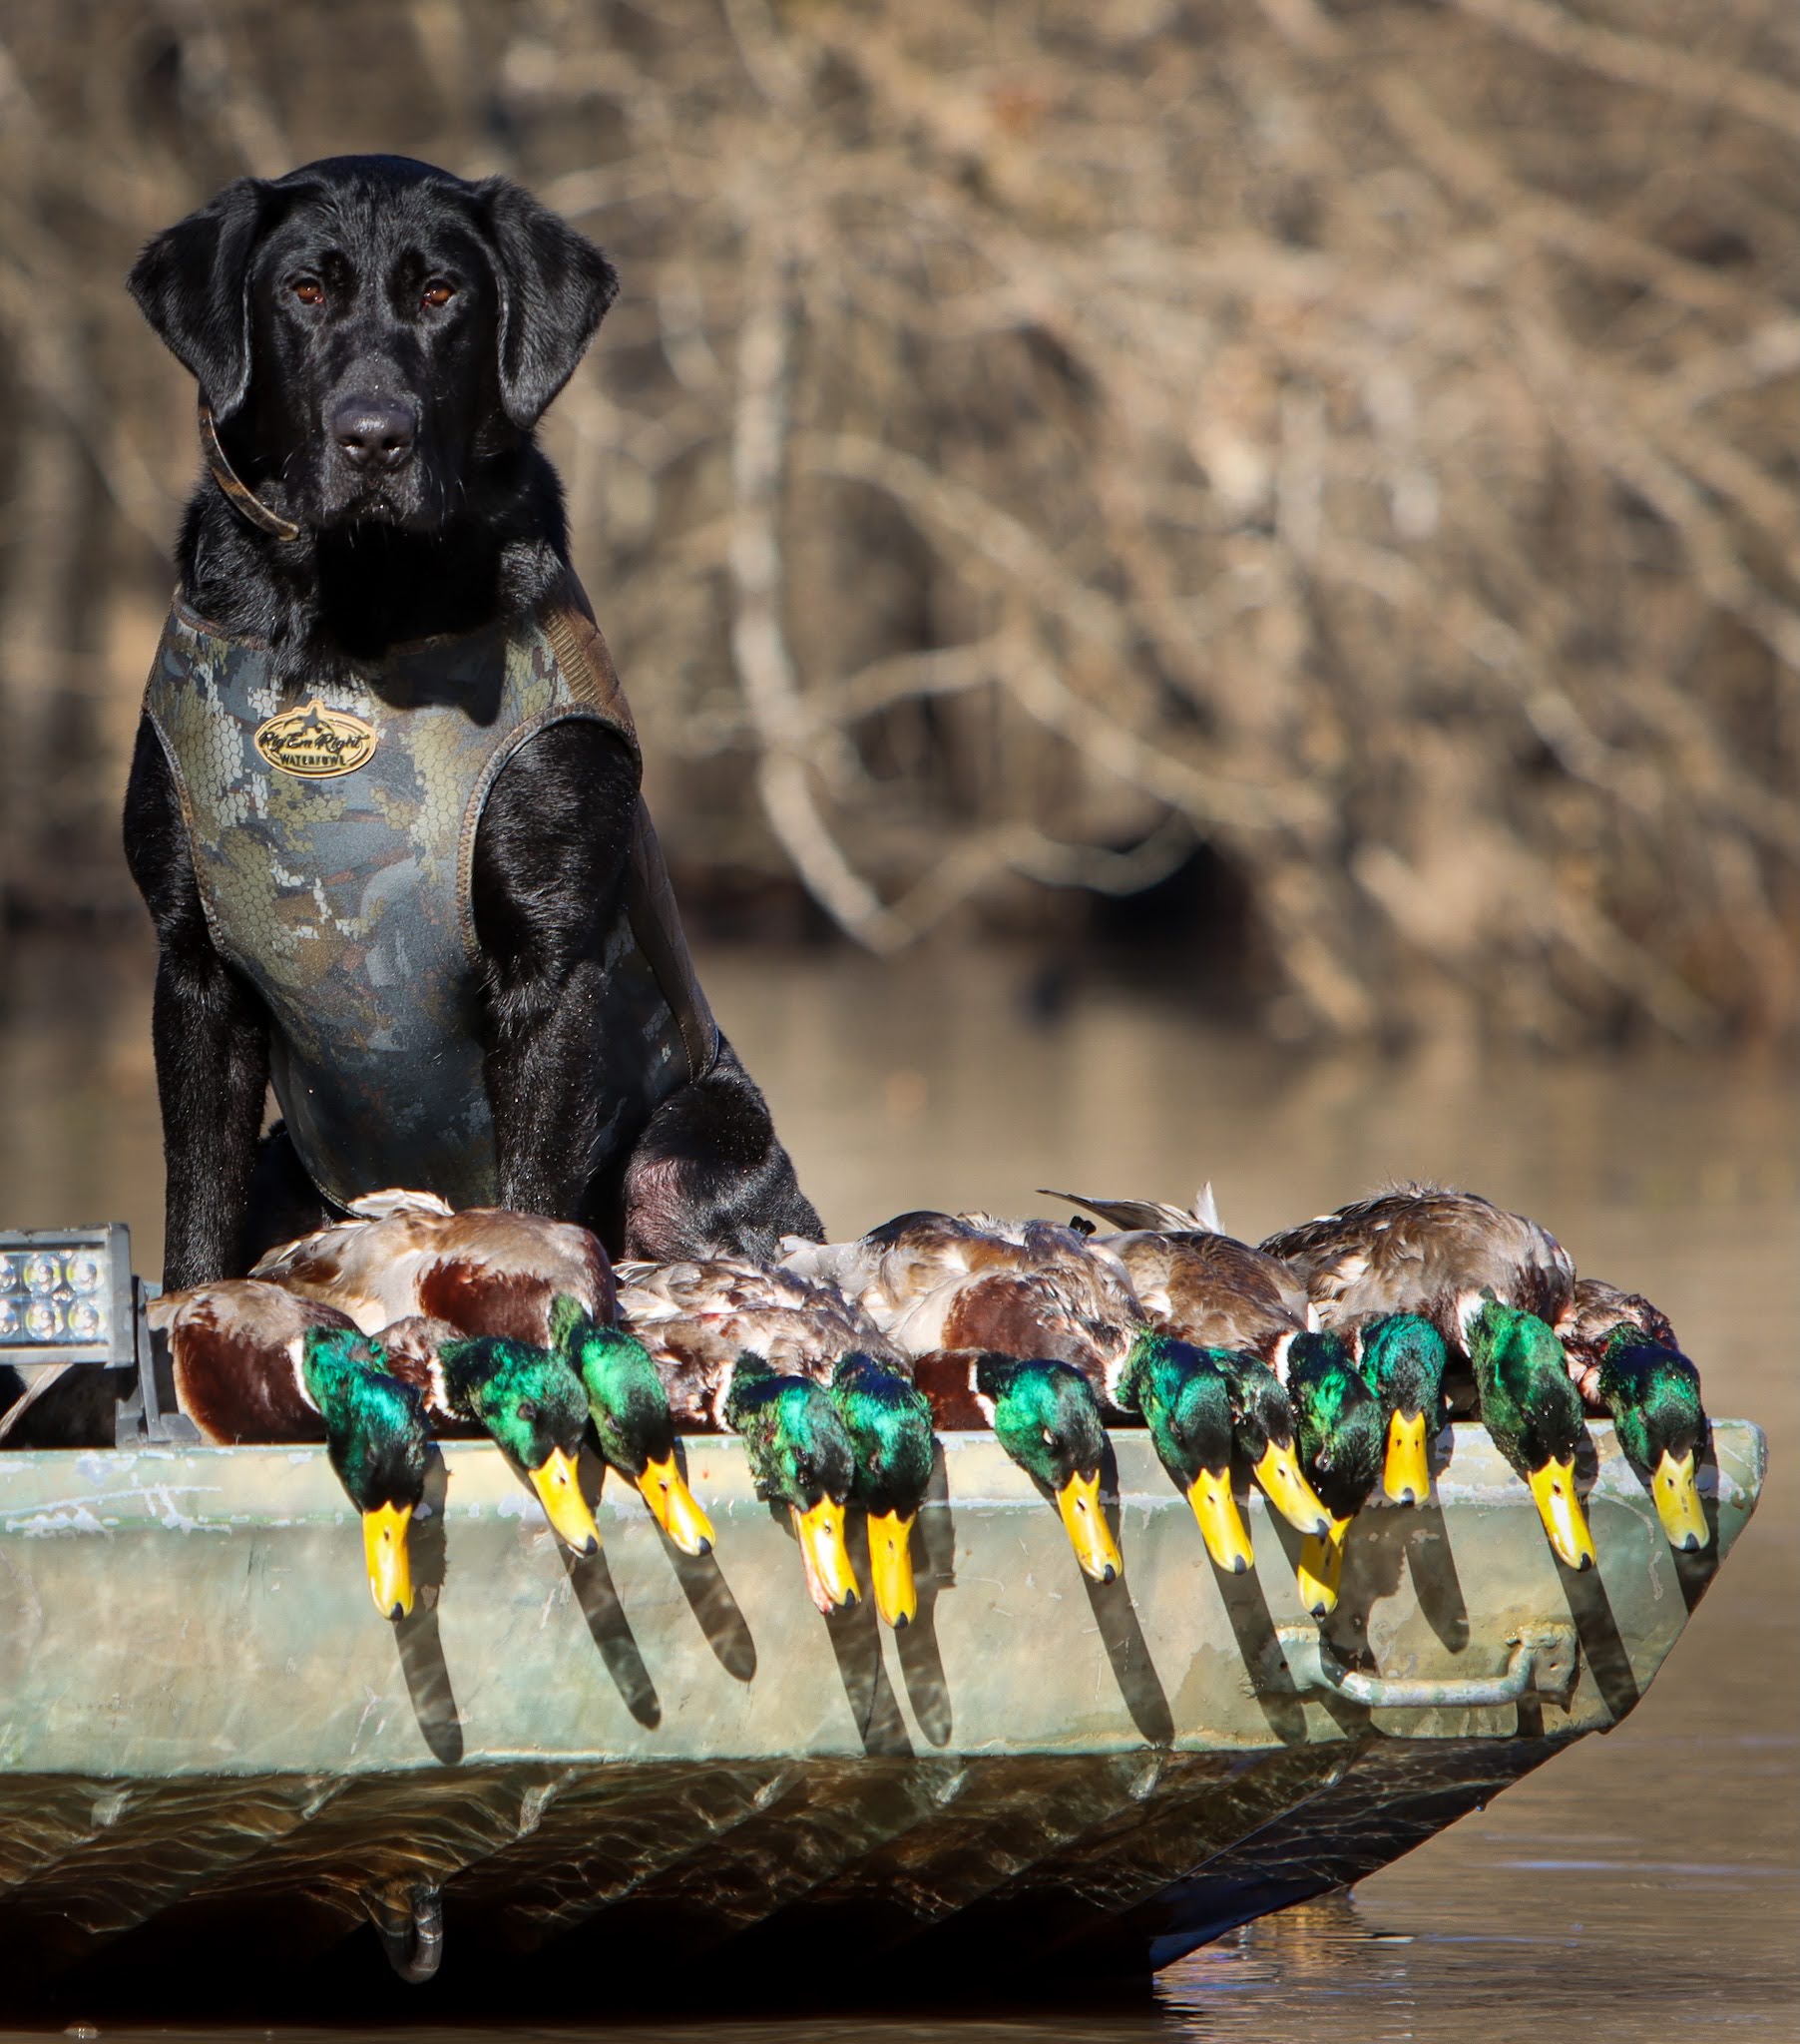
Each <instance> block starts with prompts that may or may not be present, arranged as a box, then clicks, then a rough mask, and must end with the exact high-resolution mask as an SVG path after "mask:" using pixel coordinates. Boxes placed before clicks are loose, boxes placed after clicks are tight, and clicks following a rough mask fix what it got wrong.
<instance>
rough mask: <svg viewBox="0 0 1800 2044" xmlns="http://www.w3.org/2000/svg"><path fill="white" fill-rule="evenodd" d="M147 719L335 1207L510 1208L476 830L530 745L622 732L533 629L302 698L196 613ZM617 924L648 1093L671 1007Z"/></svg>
mask: <svg viewBox="0 0 1800 2044" xmlns="http://www.w3.org/2000/svg"><path fill="white" fill-rule="evenodd" d="M145 709H146V713H147V715H148V716H149V717H150V719H151V721H152V723H153V725H154V727H155V729H156V730H157V732H158V734H159V736H160V738H161V740H162V742H163V745H164V748H165V751H166V752H167V754H168V756H169V758H170V762H171V765H172V767H173V768H174V770H175V772H176V775H177V779H178V782H179V785H180V787H181V791H182V799H183V806H184V810H185V813H186V817H187V821H188V829H189V837H190V841H191V845H192V850H193V855H194V861H195V868H196V874H197V878H198V880H199V884H200V890H201V896H202V900H203V902H204V903H205V905H206V910H207V915H208V919H209V921H210V923H211V925H212V928H213V934H214V938H215V941H216V942H217V943H218V944H219V946H220V948H221V950H222V951H223V952H224V953H225V956H226V957H227V958H228V959H229V960H230V962H231V963H232V964H233V965H234V966H235V967H236V968H237V970H238V971H240V972H241V973H243V974H244V975H245V977H246V978H248V979H249V980H250V982H251V983H252V984H253V985H254V986H255V987H256V989H257V991H258V992H259V993H260V995H261V996H262V999H263V1001H264V1003H265V1005H266V1007H267V1009H268V1011H269V1016H270V1020H271V1024H272V1029H271V1045H270V1064H271V1077H272V1079H273V1081H274V1086H275V1091H276V1095H277V1098H278V1099H279V1101H280V1103H281V1107H282V1111H283V1114H284V1115H285V1117H286V1120H287V1125H288V1131H289V1134H290V1136H291V1137H292V1139H293V1141H294V1144H295V1147H296V1149H297V1150H298V1151H299V1153H300V1156H301V1160H302V1162H303V1163H304V1164H305V1166H306V1168H307V1170H308V1171H309V1172H310V1173H311V1175H312V1176H313V1178H314V1179H315V1181H316V1182H317V1183H318V1184H319V1185H320V1187H321V1189H322V1190H323V1191H325V1192H327V1193H328V1194H329V1195H330V1196H331V1197H332V1198H334V1199H337V1200H339V1201H346V1200H348V1199H350V1198H353V1197H355V1196H356V1195H357V1194H358V1193H361V1192H365V1191H367V1190H369V1189H370V1187H371V1186H379V1185H388V1184H397V1185H407V1186H414V1187H422V1188H426V1189H428V1190H431V1191H434V1192H438V1193H441V1194H442V1195H443V1196H444V1197H445V1198H447V1199H449V1200H451V1201H452V1202H453V1203H454V1204H456V1205H468V1204H478V1203H481V1202H483V1201H487V1200H491V1199H492V1198H494V1197H495V1196H496V1179H497V1171H496V1162H495V1153H494V1136H493V1127H492V1120H491V1116H490V1113H489V1109H488V1101H487V1095H486V1088H485V1084H484V1079H483V1070H482V1050H481V1029H480V1000H481V985H482V975H481V961H480V957H479V951H478V946H477V943H476V937H475V929H474V919H473V910H472V906H471V870H472V862H473V856H474V844H475V834H476V829H477V826H478V824H479V822H480V818H481V812H482V807H483V804H484V802H485V800H486V797H487V794H488V791H489V790H490V788H491V787H492V785H493V782H494V779H495V778H496V776H497V775H498V773H499V771H500V769H501V768H502V767H504V765H505V763H506V761H507V759H508V758H510V757H511V755H512V753H513V752H514V751H515V750H516V749H517V748H518V746H519V745H521V744H523V743H524V742H525V741H526V740H527V739H529V738H531V737H533V736H534V735H536V734H537V733H538V732H540V731H542V730H544V729H545V728H546V727H547V726H548V725H550V724H553V723H556V722H558V721H560V720H562V719H565V718H571V717H587V718H593V717H600V718H601V719H602V721H609V722H610V721H613V720H609V719H607V718H606V716H605V712H604V710H602V709H599V708H596V707H595V706H593V705H592V704H588V703H584V702H581V701H579V700H578V699H577V697H576V695H575V694H574V692H573V691H572V689H571V686H570V683H569V681H568V679H567V677H566V676H565V674H564V672H563V668H562V666H561V664H560V663H559V660H558V657H557V652H556V648H555V646H554V645H553V643H552V641H551V638H550V636H549V635H548V634H547V632H546V631H545V630H544V629H542V628H541V627H538V626H535V625H533V626H527V627H523V628H516V629H515V630H514V631H513V632H512V633H511V634H510V635H509V634H508V633H507V632H505V631H504V630H501V629H498V628H497V629H495V630H493V631H490V632H486V633H481V634H473V635H469V636H468V637H466V638H460V639H457V640H453V641H440V642H435V643H432V644H429V645H426V646H423V647H420V648H417V649H413V650H409V651H407V652H405V653H402V654H400V655H397V656H395V657H393V658H391V659H389V660H388V661H385V662H383V663H382V665H381V666H380V667H379V668H378V669H375V670H371V671H369V672H367V673H365V674H362V675H360V676H356V677H353V678H352V679H351V680H350V681H348V682H347V683H342V684H337V685H334V686H333V687H331V688H329V689H326V690H321V691H320V692H319V694H318V695H317V697H316V698H314V697H312V696H311V695H309V694H307V693H305V692H302V694H301V699H300V701H299V702H298V703H297V704H296V703H295V701H294V698H293V694H292V692H291V691H289V692H288V694H287V696H286V698H285V700H284V701H283V700H282V699H281V698H280V697H279V695H278V692H277V689H276V686H275V683H274V681H273V678H272V675H271V672H270V661H269V656H268V653H267V651H266V649H264V648H261V647H258V646H256V645H253V644H246V643H243V642H239V641H234V640H229V639H225V638H224V637H222V636H220V635H218V634H216V633H214V632H212V631H210V630H209V629H208V628H207V627H206V626H205V625H204V624H202V623H201V622H200V621H199V620H196V619H194V618H192V617H191V616H189V615H188V614H187V613H186V612H185V611H183V610H182V609H181V608H180V607H179V606H178V608H177V609H176V610H175V612H174V613H172V615H171V617H170V620H169V623H168V625H167V627H166V628H165V632H164V636H163V642H162V645H161V647H160V648H159V651H158V658H157V664H156V667H155V668H154V669H153V672H152V675H151V681H150V687H149V690H148V692H147V696H146V702H145ZM624 729H626V730H627V731H628V732H629V722H628V723H626V724H625V725H624ZM617 934H618V937H619V942H618V943H617V944H616V945H614V946H612V947H611V949H612V950H613V951H614V953H615V954H616V955H615V958H614V961H613V962H614V963H615V965H616V967H617V970H616V971H615V973H614V979H615V981H616V983H617V985H618V987H619V990H620V997H621V999H622V1000H623V1001H624V1002H625V1003H626V1005H627V1006H628V1007H642V1008H643V1009H644V1014H643V1016H642V1018H641V1019H642V1023H643V1026H644V1030H645V1033H646V1035H647V1037H648V1038H649V1039H651V1042H652V1046H653V1047H652V1049H651V1053H650V1055H651V1059H652V1070H651V1073H650V1075H649V1076H650V1077H651V1078H652V1079H653V1080H654V1079H655V1076H656V1064H657V1059H658V1058H659V1057H662V1056H664V1055H665V1053H664V1048H663V1046H662V1044H661V1043H660V1041H659V1039H660V1038H661V1037H662V1036H666V1035H667V1034H668V1031H667V1028H666V1027H665V1026H664V1021H665V1020H666V1017H667V1010H666V1007H665V1005H664V1004H663V1003H662V1001H661V997H660V995H659V993H658V991H657V989H656V987H655V984H654V981H653V982H651V983H650V984H648V985H643V984H641V982H642V981H643V980H644V979H645V978H646V975H643V974H638V975H637V976H636V978H635V977H634V972H633V962H634V958H635V952H634V949H633V946H632V944H631V939H630V932H629V930H626V929H624V928H623V927H622V929H621V930H620V931H619V932H618V933H617ZM660 1016H661V1017H663V1018H664V1019H663V1020H660V1019H659V1017H660ZM618 1019H619V1018H618V1017H615V1018H614V1020H615V1021H616V1022H617V1021H618ZM628 1020H629V1018H628Z"/></svg>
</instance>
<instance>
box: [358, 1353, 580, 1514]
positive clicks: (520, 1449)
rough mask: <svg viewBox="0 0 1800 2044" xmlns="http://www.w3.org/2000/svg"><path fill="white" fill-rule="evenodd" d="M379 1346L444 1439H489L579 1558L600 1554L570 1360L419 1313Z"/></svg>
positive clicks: (577, 1383)
mask: <svg viewBox="0 0 1800 2044" xmlns="http://www.w3.org/2000/svg"><path fill="white" fill-rule="evenodd" d="M372 1340H373V1344H374V1346H375V1348H376V1351H377V1353H378V1354H379V1355H380V1356H381V1358H382V1360H383V1361H384V1362H385V1364H386V1366H387V1367H388V1368H389V1369H391V1370H392V1371H393V1373H394V1374H395V1375H396V1376H397V1377H399V1378H401V1379H402V1380H403V1381H404V1382H406V1383H409V1384H411V1385H412V1386H413V1387H414V1389H415V1390H417V1392H418V1393H419V1395H420V1397H422V1398H423V1399H424V1401H425V1403H426V1405H427V1407H428V1408H429V1410H430V1412H431V1415H432V1422H433V1424H434V1425H435V1426H436V1428H437V1430H438V1431H439V1432H440V1433H446V1434H450V1433H485V1434H487V1436H488V1437H489V1438H490V1439H491V1440H493V1441H494V1442H495V1443H496V1444H497V1445H498V1446H499V1447H500V1448H501V1449H503V1450H504V1452H505V1453H506V1454H508V1455H509V1456H511V1458H512V1459H513V1461H514V1462H515V1463H516V1464H517V1465H518V1466H519V1467H520V1468H521V1469H522V1470H524V1472H525V1474H526V1476H527V1478H528V1479H529V1481H530V1483H531V1487H532V1489H533V1490H534V1491H535V1492H536V1493H537V1496H538V1501H539V1503H540V1504H542V1506H543V1507H544V1514H545V1516H546V1517H547V1518H548V1519H549V1521H550V1523H551V1526H552V1528H553V1529H554V1530H555V1532H556V1534H557V1536H558V1538H559V1539H561V1540H562V1541H563V1543H564V1545H565V1546H567V1547H569V1548H571V1549H572V1550H573V1551H574V1552H575V1553H576V1554H582V1555H587V1554H595V1553H597V1552H598V1551H599V1548H600V1528H599V1527H598V1526H596V1525H595V1523H594V1514H593V1513H592V1512H591V1511H590V1510H589V1509H588V1502H587V1500H586V1498H584V1497H583V1496H582V1489H581V1482H580V1477H579V1474H578V1470H577V1461H578V1458H579V1456H580V1454H581V1448H582V1440H583V1437H584V1435H585V1434H586V1432H587V1428H588V1401H587V1395H586V1393H585V1391H584V1389H583V1386H582V1384H581V1382H580V1380H579V1379H578V1377H577V1376H576V1374H575V1373H574V1371H573V1369H572V1368H571V1365H570V1363H569V1361H568V1360H567V1359H565V1358H564V1357H563V1356H561V1355H558V1354H556V1353H555V1352H553V1351H552V1350H550V1349H548V1348H541V1347H539V1346H538V1345H537V1343H535V1342H530V1341H509V1340H505V1339H502V1338H501V1337H499V1336H496V1335H487V1334H484V1335H475V1336H469V1335H465V1334H463V1333H462V1332H460V1331H459V1330H458V1329H457V1328H455V1327H453V1326H452V1325H451V1324H450V1323H449V1322H448V1321H447V1320H438V1319H432V1318H431V1317H429V1316H428V1315H426V1314H422V1313H409V1314H408V1315H406V1317H404V1318H403V1319H399V1320H395V1321H394V1322H392V1323H391V1324H390V1325H389V1326H386V1327H384V1328H382V1330H381V1331H380V1333H379V1334H377V1335H375V1336H373V1337H372Z"/></svg>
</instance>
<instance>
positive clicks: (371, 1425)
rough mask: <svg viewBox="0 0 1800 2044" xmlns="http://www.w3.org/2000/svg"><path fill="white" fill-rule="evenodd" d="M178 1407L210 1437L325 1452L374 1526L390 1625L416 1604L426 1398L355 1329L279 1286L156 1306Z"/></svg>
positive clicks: (242, 1284)
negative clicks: (414, 1538)
mask: <svg viewBox="0 0 1800 2044" xmlns="http://www.w3.org/2000/svg"><path fill="white" fill-rule="evenodd" d="M150 1321H151V1325H152V1326H153V1327H154V1328H156V1329H158V1330H159V1331H160V1332H162V1333H163V1334H164V1335H166V1337H167V1339H168V1344H169V1359H170V1365H171V1369H172V1372H173V1375H174V1380H175V1395H176V1402H177V1404H178V1405H179V1406H180V1408H181V1410H182V1411H183V1412H185V1413H186V1414H187V1415H188V1417H189V1418H190V1419H191V1420H193V1422H194V1424H195V1426H196V1427H197V1428H198V1429H199V1430H200V1434H201V1437H202V1438H203V1439H204V1440H207V1441H210V1442H212V1443H213V1444H214V1445H215V1446H217V1447H227V1448H232V1447H239V1446H241V1445H243V1444H244V1443H246V1442H267V1441H317V1440H322V1441H323V1442H324V1443H325V1447H326V1451H327V1453H328V1454H329V1456H330V1460H331V1467H332V1469H333V1470H334V1471H335V1472H336V1474H337V1480H338V1481H339V1483H341V1484H342V1485H343V1487H344V1491H345V1493H346V1495H347V1496H348V1497H349V1500H350V1502H351V1504H353V1505H354V1506H355V1507H356V1510H357V1513H358V1515H359V1516H360V1518H361V1520H362V1540H363V1560H364V1564H365V1566H366V1568H367V1571H368V1583H369V1595H370V1597H371V1598H372V1599H373V1600H374V1605H375V1609H376V1610H377V1611H378V1612H380V1614H381V1615H382V1617H383V1618H391V1619H399V1618H403V1617H404V1616H405V1615H406V1614H407V1613H408V1612H409V1611H411V1609H412V1607H413V1585H412V1566H411V1560H410V1556H409V1553H408V1547H407V1533H408V1527H409V1525H410V1522H411V1519H412V1514H413V1512H414V1511H415V1510H416V1509H417V1507H418V1505H419V1502H420V1500H421V1499H422V1497H423V1495H424V1489H425V1474H426V1467H427V1460H428V1457H429V1454H430V1435H429V1433H428V1431H427V1428H426V1423H425V1409H424V1400H423V1398H422V1397H421V1395H420V1394H419V1392H418V1391H417V1390H416V1389H415V1388H414V1387H413V1386H411V1385H409V1384H407V1383H405V1382H403V1381H401V1380H400V1379H399V1378H397V1377H396V1376H394V1375H393V1374H392V1373H390V1372H389V1371H388V1370H386V1369H385V1368H384V1367H383V1366H382V1361H381V1357H380V1354H379V1351H378V1350H377V1349H375V1348H373V1347H372V1346H371V1345H370V1343H369V1342H368V1341H367V1339H366V1338H365V1337H364V1336H363V1334H362V1333H361V1332H360V1331H359V1330H358V1328H357V1326H356V1324H355V1322H354V1321H353V1320H351V1319H350V1318H349V1316H348V1315H347V1314H345V1313H340V1312H338V1311H336V1310H335V1308H333V1307H331V1306H327V1305H320V1304H318V1303H316V1302H315V1301H314V1300H311V1299H304V1298H295V1297H293V1296H292V1295H291V1294H290V1293H288V1292H286V1291H283V1290H282V1289H281V1288H280V1287H279V1286H278V1285H274V1284H264V1283H259V1282H257V1281H256V1280H255V1279H253V1278H230V1279H226V1280H225V1281H222V1282H220V1283H217V1284H205V1285H200V1286H197V1287H196V1288H195V1289H193V1290H190V1291H172V1292H168V1293H166V1294H165V1295H164V1296H163V1297H161V1298H158V1299H154V1300H153V1301H152V1302H151V1306H150Z"/></svg>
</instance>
